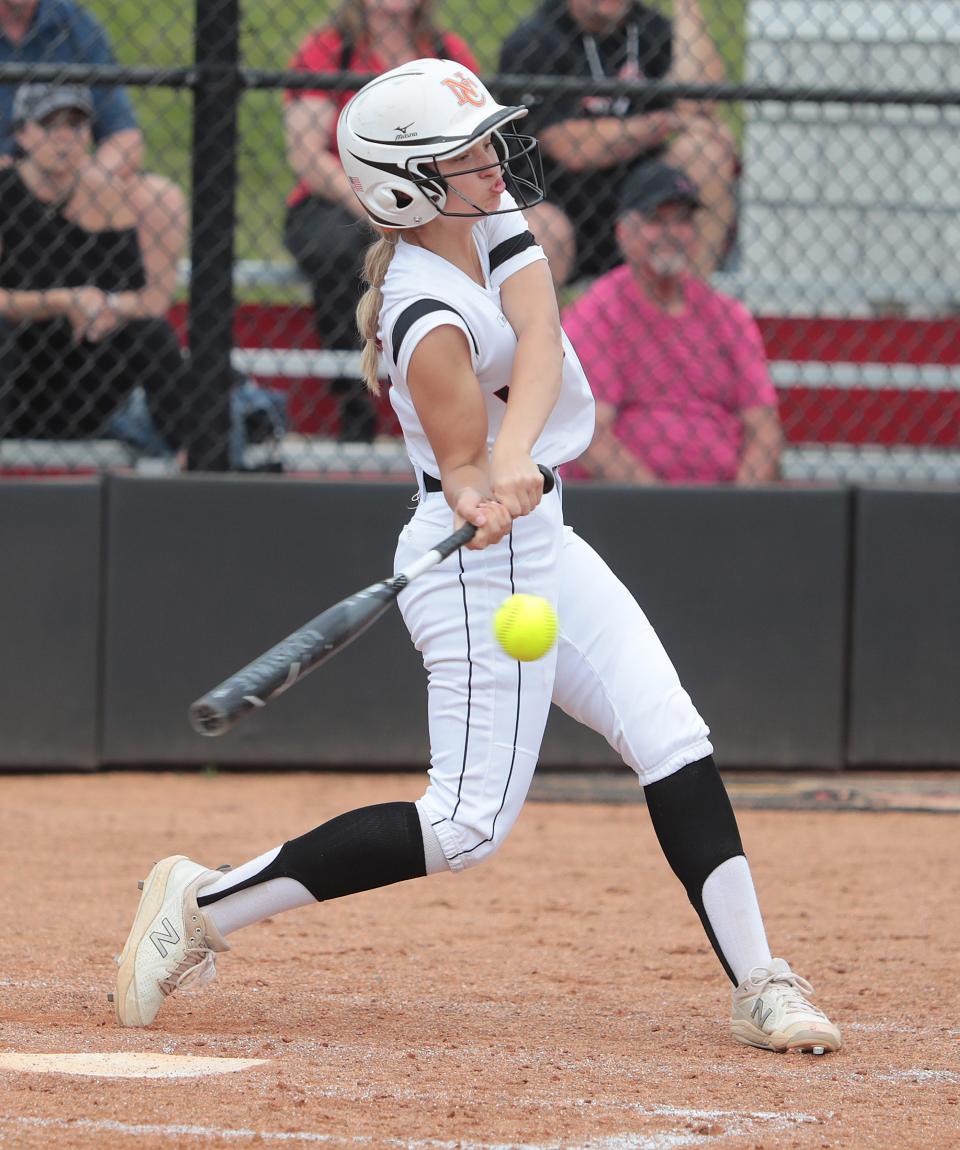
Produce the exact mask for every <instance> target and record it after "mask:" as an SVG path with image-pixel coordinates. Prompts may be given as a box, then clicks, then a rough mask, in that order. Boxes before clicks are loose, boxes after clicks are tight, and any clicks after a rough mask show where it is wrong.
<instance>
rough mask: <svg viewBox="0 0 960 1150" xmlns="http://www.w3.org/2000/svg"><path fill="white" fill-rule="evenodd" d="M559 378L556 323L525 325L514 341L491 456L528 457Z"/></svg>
mask: <svg viewBox="0 0 960 1150" xmlns="http://www.w3.org/2000/svg"><path fill="white" fill-rule="evenodd" d="M562 375H563V343H562V337H561V331H560V322H559V319H555V318H554V317H544V319H543V320H542V321H539V322H537V323H534V324H530V325H528V326H527V327H526V328H525V329H524V330H523V331H522V332H521V334H520V336H519V338H518V340H517V350H516V353H515V355H514V360H513V371H512V373H511V376H510V393H509V396H508V399H507V411H506V414H505V415H504V417H503V422H502V423H501V425H500V431H499V433H498V434H497V442H496V443H495V444H494V452H495V453H496V452H497V451H504V450H506V451H510V452H524V453H526V454H528V455H529V453H530V452H531V451H532V450H533V446H534V444H535V443H536V442H537V440H538V439H539V438H540V433H541V432H542V431H543V429H544V427H545V426H546V422H547V420H548V419H549V418H550V413H551V412H552V411H553V409H554V407H555V406H556V402H557V398H558V396H559V395H560V386H561V380H562ZM547 462H549V461H547Z"/></svg>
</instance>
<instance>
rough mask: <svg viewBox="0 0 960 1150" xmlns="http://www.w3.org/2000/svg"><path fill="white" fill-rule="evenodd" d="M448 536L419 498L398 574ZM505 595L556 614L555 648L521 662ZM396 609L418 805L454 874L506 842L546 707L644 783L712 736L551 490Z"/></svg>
mask: <svg viewBox="0 0 960 1150" xmlns="http://www.w3.org/2000/svg"><path fill="white" fill-rule="evenodd" d="M452 530H453V515H452V513H451V511H450V508H449V506H448V505H447V502H446V500H445V499H444V496H443V495H442V493H439V492H438V493H432V494H428V495H424V496H422V497H421V500H420V504H419V506H418V508H417V510H416V513H415V514H414V516H413V518H412V520H411V521H410V522H409V523H408V524H407V526H406V527H405V528H404V530H403V531H402V533H401V535H400V540H399V544H398V546H397V553H396V566H395V569H396V570H400V569H402V568H403V567H405V566H406V565H408V564H409V563H410V562H411V561H412V560H414V559H415V558H417V556H419V555H422V554H423V553H424V552H425V551H428V550H429V549H430V548H431V547H432V546H433V545H434V544H435V543H436V542H438V541H439V540H440V539H442V538H443V537H444V536H446V535H448V534H449V533H450V531H452ZM513 593H524V594H531V595H542V596H543V597H544V598H545V599H548V600H549V601H550V602H551V603H552V604H553V605H554V607H555V608H556V611H557V615H558V618H559V624H560V630H559V638H558V641H557V644H556V646H555V647H554V648H553V650H551V651H550V652H548V654H547V655H545V656H544V657H543V658H542V659H539V660H537V661H536V662H532V663H519V662H517V661H515V660H513V659H511V658H510V657H509V656H508V655H506V654H505V653H504V651H503V650H502V649H501V648H500V646H499V644H498V643H497V641H496V639H495V638H494V635H493V616H494V613H495V612H496V610H497V608H498V607H499V606H500V604H501V603H502V602H503V600H504V599H505V598H506V597H507V596H508V595H511V594H513ZM399 606H400V610H401V612H402V614H403V618H404V621H405V623H406V625H407V628H408V630H409V631H410V635H411V638H412V639H413V642H414V645H415V646H416V648H417V650H418V651H420V653H421V655H422V656H423V662H424V665H425V667H426V669H427V673H428V707H429V723H430V744H431V755H430V771H429V786H428V787H427V790H426V793H425V794H424V796H423V797H422V799H420V800H419V801H418V803H417V806H418V808H419V810H420V813H421V819H422V820H423V821H428V822H429V824H430V825H431V826H432V827H433V829H434V831H435V833H436V835H437V838H438V840H439V842H440V845H441V846H442V848H443V852H444V855H445V856H446V859H447V862H448V864H449V867H450V869H451V870H454V871H457V870H462V869H464V868H466V867H468V866H473V865H476V864H477V863H479V862H481V861H483V859H485V858H487V857H488V856H489V855H491V854H492V853H493V852H494V851H495V850H496V849H497V848H498V847H499V846H500V845H501V844H502V843H503V841H504V839H505V838H506V836H507V834H508V833H509V831H510V828H511V827H512V826H513V824H514V822H515V820H516V818H517V816H518V814H519V813H520V809H521V808H522V806H523V803H524V800H525V799H526V795H527V791H528V789H529V786H530V782H531V779H532V778H533V772H534V769H535V767H536V764H537V758H538V755H539V753H540V744H541V741H542V739H543V732H544V727H545V726H546V722H547V715H548V712H549V709H550V704H551V702H554V703H556V704H557V706H559V707H560V708H561V709H562V710H564V711H566V712H567V714H568V715H571V716H572V717H573V718H575V719H577V720H578V721H579V722H581V723H584V724H585V725H586V726H588V727H590V728H592V729H593V730H595V731H598V732H599V733H600V734H601V735H603V736H604V737H605V738H606V740H607V742H608V743H609V744H610V745H611V746H612V747H613V748H614V749H615V750H616V751H617V752H618V753H619V754H620V755H621V756H622V758H623V760H624V762H626V763H627V765H628V766H630V767H632V768H633V770H634V771H635V772H636V773H637V776H638V778H639V780H640V783H641V784H642V785H646V784H648V783H653V782H656V781H657V780H658V779H662V778H665V777H666V776H667V775H669V774H671V773H672V772H674V771H677V770H679V769H680V768H681V767H684V766H686V765H687V764H688V763H692V762H696V761H697V760H698V759H702V758H704V757H705V756H706V755H708V754H710V753H711V752H712V747H711V745H710V741H709V737H708V736H709V731H708V729H707V727H706V724H705V723H704V721H703V719H702V718H701V717H700V715H699V714H698V713H697V711H696V709H695V708H694V706H693V704H692V702H691V701H690V697H689V696H688V695H687V693H686V691H684V689H683V687H682V686H681V685H680V680H679V678H678V677H677V673H676V671H675V670H674V667H673V664H672V663H671V662H670V660H669V658H668V657H667V654H666V652H665V651H664V649H663V646H662V644H661V643H660V640H659V639H658V638H657V635H656V633H655V632H654V630H653V628H652V627H651V625H650V623H649V622H648V621H647V618H646V616H645V615H644V613H643V611H642V610H641V609H640V607H639V605H638V604H637V602H636V600H635V599H634V598H633V596H632V595H631V594H630V592H629V591H628V590H627V589H626V587H624V585H623V584H622V583H621V582H620V581H619V580H618V579H617V578H616V576H615V575H614V574H613V572H612V571H611V570H610V569H609V567H607V565H606V563H605V562H604V561H603V560H602V559H601V558H600V556H599V555H597V553H596V552H595V551H594V550H593V549H592V548H591V547H590V546H589V545H588V544H587V543H585V542H584V541H583V540H582V539H580V538H579V537H578V536H577V535H576V534H575V533H574V532H573V530H572V529H571V528H569V527H566V526H564V523H563V513H562V507H561V498H560V492H559V490H556V491H554V492H552V493H551V494H549V495H546V496H544V498H543V500H542V502H541V503H540V506H539V507H538V508H537V509H536V511H534V512H533V514H531V515H527V516H524V517H523V518H521V519H518V520H516V521H515V522H514V525H513V531H512V533H511V535H510V536H508V537H507V538H505V539H503V540H502V541H501V542H500V543H498V544H496V545H495V546H493V547H488V548H486V549H484V550H483V551H468V550H466V549H465V548H464V549H463V550H461V551H460V552H459V553H457V554H454V555H451V556H450V557H449V558H448V559H446V560H445V561H444V562H443V563H441V564H439V565H438V566H437V567H435V568H433V569H432V570H431V571H428V572H427V573H426V574H424V575H422V576H421V577H420V578H419V579H417V580H415V581H414V582H413V583H411V584H410V586H409V587H408V588H407V589H406V590H405V591H404V592H403V593H402V594H401V595H400V598H399Z"/></svg>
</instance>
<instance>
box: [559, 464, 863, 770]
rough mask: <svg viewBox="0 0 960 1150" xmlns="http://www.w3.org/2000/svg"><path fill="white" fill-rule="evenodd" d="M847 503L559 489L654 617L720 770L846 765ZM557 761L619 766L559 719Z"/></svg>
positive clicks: (717, 493)
mask: <svg viewBox="0 0 960 1150" xmlns="http://www.w3.org/2000/svg"><path fill="white" fill-rule="evenodd" d="M850 498H851V496H850V493H849V492H847V491H845V490H840V489H836V490H814V489H810V490H805V489H773V488H771V489H762V490H739V489H735V488H706V489H703V488H700V489H697V488H657V489H637V488H630V489H628V488H619V489H617V488H604V487H598V486H587V485H583V486H579V485H578V486H573V485H570V486H568V487H567V488H566V490H565V491H564V509H565V515H566V519H567V522H568V523H570V524H571V525H572V526H573V527H574V529H575V530H577V531H578V533H579V534H581V535H582V536H583V537H584V538H585V539H587V541H588V542H590V543H591V544H592V545H593V546H594V547H595V548H596V549H597V550H598V551H599V552H600V553H601V554H602V555H603V556H604V557H605V558H606V559H607V561H608V562H609V564H610V566H611V567H612V568H613V570H614V571H615V572H616V573H617V575H619V577H620V578H621V579H622V581H623V582H624V583H625V584H626V585H627V586H628V587H629V588H630V589H631V591H633V593H634V595H635V596H636V598H637V599H638V601H639V602H640V605H641V606H642V607H643V608H644V610H645V611H646V613H647V616H648V618H649V619H650V620H651V622H652V623H653V625H654V627H655V628H656V630H657V633H658V634H659V636H660V638H661V640H662V641H663V643H664V646H665V647H666V649H667V651H668V653H669V654H670V657H671V658H672V660H673V662H674V665H675V666H676V667H677V670H678V671H679V673H680V678H681V681H682V682H683V684H684V686H685V687H686V688H687V690H688V691H689V693H690V695H691V696H692V698H693V700H694V703H695V704H696V705H697V707H698V709H699V710H700V713H701V714H702V715H703V717H704V718H705V719H706V721H707V723H708V724H709V726H710V728H711V732H712V737H713V741H714V745H715V750H716V757H717V761H718V762H719V763H720V764H721V765H722V766H731V767H733V766H744V767H754V766H756V767H764V766H766V767H839V766H841V765H842V763H843V750H844V747H843V742H844V682H845V674H846V667H845V646H846V632H847V624H848V620H847V579H848V570H847V568H848V557H847V551H848V548H847V528H848V518H849V503H850ZM586 593H589V590H588V591H587V592H586ZM601 756H602V759H601ZM563 760H566V761H570V762H576V763H580V764H589V763H592V762H596V761H598V760H601V761H603V762H605V763H611V764H612V763H616V762H618V761H619V759H618V757H617V756H615V755H614V754H613V752H612V751H609V750H608V749H607V748H606V744H605V743H604V742H602V741H601V740H599V739H597V738H595V737H594V736H593V735H592V734H590V733H588V732H585V731H584V730H583V729H582V728H580V727H578V726H577V725H576V724H574V723H572V722H571V721H570V720H569V719H567V718H566V717H565V716H559V715H557V714H556V712H555V713H554V716H553V718H552V719H551V723H550V727H549V728H548V733H547V739H546V744H545V750H544V761H545V762H560V761H563Z"/></svg>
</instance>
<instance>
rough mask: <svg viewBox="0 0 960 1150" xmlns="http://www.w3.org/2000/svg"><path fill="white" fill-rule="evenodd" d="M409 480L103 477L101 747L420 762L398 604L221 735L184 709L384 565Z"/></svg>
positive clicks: (422, 749) (110, 758) (421, 723)
mask: <svg viewBox="0 0 960 1150" xmlns="http://www.w3.org/2000/svg"><path fill="white" fill-rule="evenodd" d="M412 489H413V488H412V486H411V487H410V488H407V487H405V486H402V485H397V484H389V483H387V484H369V485H365V484H353V485H349V486H343V487H341V486H338V485H336V484H330V483H322V482H310V481H306V480H304V481H292V480H290V479H282V478H279V477H272V478H271V477H257V476H231V477H226V476H225V477H215V476H207V477H203V478H192V477H186V476H184V477H182V478H177V479H174V480H172V481H171V480H169V479H160V480H149V479H137V478H113V479H111V480H110V482H109V501H108V506H109V522H110V540H111V543H110V550H109V555H108V561H107V570H108V586H109V588H110V601H109V610H108V612H107V628H106V666H107V673H106V680H105V707H104V738H103V759H104V762H105V763H117V764H138V763H144V764H151V763H158V764H162V763H188V764H204V763H220V764H244V763H246V764H264V765H267V766H269V765H271V764H276V765H278V766H280V765H283V766H291V765H304V766H309V765H313V764H321V765H322V764H329V765H342V766H347V767H349V766H351V765H353V764H357V765H360V766H363V765H370V764H374V765H375V764H380V763H390V764H397V763H404V764H406V763H410V764H416V763H418V762H422V761H424V759H425V754H426V746H427V739H426V704H425V691H424V673H423V669H422V664H421V662H420V657H419V656H418V655H417V653H416V652H415V651H414V650H413V647H412V646H411V644H410V642H409V640H408V638H407V634H406V631H405V630H404V627H403V622H402V620H401V619H400V615H399V612H397V611H392V612H390V613H388V615H387V616H386V617H385V618H383V619H382V620H380V622H379V623H378V624H377V625H376V627H374V628H373V629H371V630H370V631H368V632H367V633H366V634H365V635H362V636H361V637H360V638H359V639H357V640H356V641H355V642H354V644H353V645H352V646H351V647H349V648H348V649H346V650H345V651H344V652H342V653H341V654H340V655H338V656H337V658H336V659H335V660H334V662H332V663H330V664H328V665H327V666H325V667H321V668H320V669H319V670H317V671H316V672H315V673H314V674H313V675H312V676H311V677H309V678H307V679H305V680H304V681H303V682H302V683H300V684H298V686H297V688H296V690H294V691H291V692H290V693H289V694H287V695H285V696H283V697H282V698H279V699H277V700H276V701H275V702H273V703H272V704H271V705H270V707H269V708H267V709H266V710H264V711H263V712H262V713H259V714H255V715H252V716H251V717H250V718H248V719H247V720H245V721H244V722H243V723H241V724H240V725H239V726H237V727H236V728H235V729H234V730H233V731H231V732H229V733H228V734H226V735H224V736H222V737H220V738H218V739H207V738H203V737H201V736H198V735H196V734H195V733H194V732H193V730H192V729H191V728H190V726H189V725H188V721H187V708H188V706H189V704H190V702H191V701H192V700H193V699H194V698H196V697H197V696H199V695H201V694H203V693H204V692H205V691H206V690H208V689H209V688H210V687H212V686H214V685H215V684H216V683H218V682H220V680H222V679H224V678H226V676H227V675H229V674H231V673H232V672H233V671H236V670H238V669H239V668H240V667H241V666H243V665H244V664H246V663H248V662H249V661H250V660H251V659H252V658H254V657H256V656H257V655H259V654H260V653H261V652H262V651H264V650H266V649H267V648H268V647H271V646H272V645H273V644H274V643H276V642H278V641H279V640H280V639H282V638H283V637H284V636H285V635H286V634H288V633H289V632H290V631H293V630H295V629H296V628H297V627H299V626H300V625H301V624H303V623H305V622H307V620H308V619H311V618H312V617H313V616H314V615H317V614H318V613H319V612H320V611H322V610H323V609H324V608H325V607H327V606H329V605H330V604H331V603H333V602H334V601H336V600H337V599H340V598H342V597H343V596H345V595H348V594H350V593H351V592H353V591H356V590H357V589H358V588H360V587H363V586H366V585H367V584H369V583H373V582H375V581H377V580H378V579H381V578H383V577H384V576H385V575H388V574H389V573H390V571H391V570H392V564H393V552H394V547H395V544H396V539H397V535H398V533H399V531H400V528H401V527H402V525H403V523H404V522H405V520H406V517H407V514H408V512H407V507H408V503H409V496H410V491H411V490H412Z"/></svg>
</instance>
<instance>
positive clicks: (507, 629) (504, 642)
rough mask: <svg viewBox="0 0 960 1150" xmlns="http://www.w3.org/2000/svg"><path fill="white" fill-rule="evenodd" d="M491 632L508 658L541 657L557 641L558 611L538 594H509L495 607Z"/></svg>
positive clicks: (526, 658)
mask: <svg viewBox="0 0 960 1150" xmlns="http://www.w3.org/2000/svg"><path fill="white" fill-rule="evenodd" d="M493 633H494V634H495V635H496V637H497V642H498V643H499V644H500V646H501V647H502V648H503V649H504V651H506V653H507V654H508V655H509V656H510V658H511V659H519V660H520V661H521V662H524V663H529V662H530V661H531V660H533V659H542V658H543V656H544V655H546V653H547V652H548V651H549V650H550V648H551V647H552V646H553V645H554V643H556V641H557V613H556V611H554V609H553V608H552V607H551V606H550V604H549V603H548V602H547V600H546V599H541V597H540V596H539V595H511V596H510V598H509V599H504V601H503V602H502V603H501V604H500V606H499V607H498V608H497V613H496V615H494V617H493Z"/></svg>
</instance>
